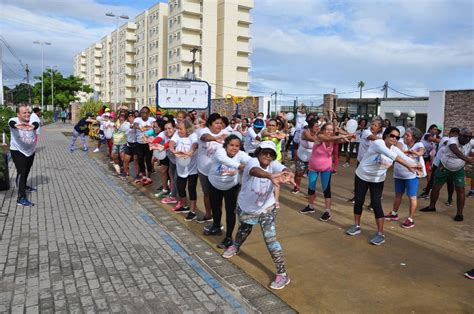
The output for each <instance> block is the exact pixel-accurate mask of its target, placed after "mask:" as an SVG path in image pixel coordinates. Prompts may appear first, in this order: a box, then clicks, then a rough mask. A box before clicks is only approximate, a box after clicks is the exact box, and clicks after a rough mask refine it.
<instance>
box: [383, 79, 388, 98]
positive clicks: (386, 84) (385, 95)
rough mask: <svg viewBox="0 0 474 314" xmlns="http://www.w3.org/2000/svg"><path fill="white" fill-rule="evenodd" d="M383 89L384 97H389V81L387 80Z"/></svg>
mask: <svg viewBox="0 0 474 314" xmlns="http://www.w3.org/2000/svg"><path fill="white" fill-rule="evenodd" d="M382 91H383V99H387V97H388V81H386V82H385V84H383V88H382Z"/></svg>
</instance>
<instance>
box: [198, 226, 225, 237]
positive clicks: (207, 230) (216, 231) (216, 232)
mask: <svg viewBox="0 0 474 314" xmlns="http://www.w3.org/2000/svg"><path fill="white" fill-rule="evenodd" d="M203 233H204V235H211V236H212V235H222V229H221V227H218V228H215V227H212V226H211V227H210V228H207V227H205V228H204V232H203Z"/></svg>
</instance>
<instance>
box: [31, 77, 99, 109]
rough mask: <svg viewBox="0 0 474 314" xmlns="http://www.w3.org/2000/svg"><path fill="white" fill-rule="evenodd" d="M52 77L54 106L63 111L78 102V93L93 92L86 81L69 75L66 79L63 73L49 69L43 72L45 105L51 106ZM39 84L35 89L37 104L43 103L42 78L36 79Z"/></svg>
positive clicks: (34, 98)
mask: <svg viewBox="0 0 474 314" xmlns="http://www.w3.org/2000/svg"><path fill="white" fill-rule="evenodd" d="M51 75H52V77H53V94H54V105H55V106H59V107H61V108H62V109H64V108H66V107H68V106H69V103H70V102H73V101H75V100H78V99H79V97H77V96H76V95H77V92H78V91H81V90H82V91H84V92H86V93H91V92H92V91H93V90H92V88H91V87H90V86H89V85H85V84H84V79H82V78H79V77H76V76H74V75H69V76H68V77H64V76H63V75H62V74H61V72H59V71H56V70H53V69H47V70H46V71H44V72H43V77H44V86H43V95H44V103H45V104H51V103H52V97H51ZM35 79H36V80H38V82H37V83H36V84H35V85H34V87H33V95H34V97H33V100H34V102H35V103H41V76H37V77H35Z"/></svg>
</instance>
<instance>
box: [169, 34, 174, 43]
mask: <svg viewBox="0 0 474 314" xmlns="http://www.w3.org/2000/svg"><path fill="white" fill-rule="evenodd" d="M172 41H173V36H171V35H170V36H169V38H168V43H170V44H171V42H172Z"/></svg>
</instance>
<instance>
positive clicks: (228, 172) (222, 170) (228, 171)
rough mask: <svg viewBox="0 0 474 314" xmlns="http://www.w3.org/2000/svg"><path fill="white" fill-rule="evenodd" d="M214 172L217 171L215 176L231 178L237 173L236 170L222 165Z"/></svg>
mask: <svg viewBox="0 0 474 314" xmlns="http://www.w3.org/2000/svg"><path fill="white" fill-rule="evenodd" d="M216 170H217V174H218V175H220V176H233V175H234V174H236V173H237V172H238V170H237V169H236V168H234V167H229V166H226V165H222V164H221V165H219V166H218V167H217V169H216Z"/></svg>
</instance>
